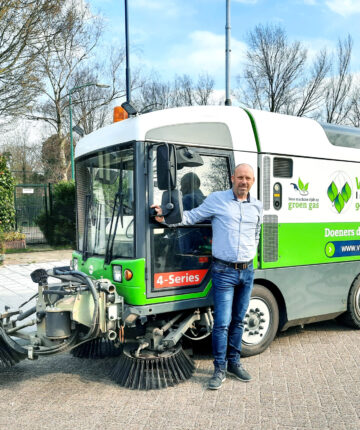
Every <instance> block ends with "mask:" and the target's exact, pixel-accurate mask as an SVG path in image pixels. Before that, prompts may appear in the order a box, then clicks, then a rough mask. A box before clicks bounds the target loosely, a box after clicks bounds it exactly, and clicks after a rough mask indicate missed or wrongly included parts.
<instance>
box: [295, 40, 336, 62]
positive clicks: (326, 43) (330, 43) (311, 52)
mask: <svg viewBox="0 0 360 430" xmlns="http://www.w3.org/2000/svg"><path fill="white" fill-rule="evenodd" d="M302 43H303V45H304V46H305V48H306V49H307V54H308V60H309V61H313V60H314V59H315V57H316V56H317V55H318V53H319V52H320V51H321V50H322V49H324V48H325V49H326V50H327V52H328V54H331V53H333V52H335V51H336V41H334V40H329V39H303V40H302Z"/></svg>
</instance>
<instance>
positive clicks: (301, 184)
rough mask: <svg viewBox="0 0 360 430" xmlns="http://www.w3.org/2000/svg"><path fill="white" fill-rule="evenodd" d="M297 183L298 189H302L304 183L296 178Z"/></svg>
mask: <svg viewBox="0 0 360 430" xmlns="http://www.w3.org/2000/svg"><path fill="white" fill-rule="evenodd" d="M298 185H299V189H300V190H301V191H302V190H303V189H304V184H303V182H302V180H301V179H300V178H299V180H298Z"/></svg>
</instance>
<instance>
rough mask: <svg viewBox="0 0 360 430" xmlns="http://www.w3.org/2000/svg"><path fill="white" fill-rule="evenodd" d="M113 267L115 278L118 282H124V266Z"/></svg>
mask: <svg viewBox="0 0 360 430" xmlns="http://www.w3.org/2000/svg"><path fill="white" fill-rule="evenodd" d="M112 269H113V280H114V281H116V282H122V266H117V265H114V266H113V267H112Z"/></svg>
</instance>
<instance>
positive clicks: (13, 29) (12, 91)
mask: <svg viewBox="0 0 360 430" xmlns="http://www.w3.org/2000/svg"><path fill="white" fill-rule="evenodd" d="M60 3H61V2H60V0H0V116H3V115H18V114H20V113H21V112H22V110H23V109H25V108H28V106H29V105H31V103H32V100H33V99H34V95H35V93H36V89H35V88H34V85H33V84H34V82H38V83H40V81H41V74H39V71H38V69H37V67H36V61H37V56H38V54H39V52H41V50H42V49H43V42H44V34H43V32H42V26H43V22H44V21H50V22H51V20H52V19H53V18H54V16H55V14H56V13H57V12H58V10H59V5H60ZM50 31H53V30H49V32H50Z"/></svg>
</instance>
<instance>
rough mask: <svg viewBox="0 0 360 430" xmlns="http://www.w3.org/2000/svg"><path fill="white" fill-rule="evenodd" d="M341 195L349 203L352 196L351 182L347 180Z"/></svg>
mask: <svg viewBox="0 0 360 430" xmlns="http://www.w3.org/2000/svg"><path fill="white" fill-rule="evenodd" d="M341 195H342V197H343V199H344V200H345V202H346V203H347V202H348V201H349V199H350V197H351V188H350V187H349V184H348V183H347V182H346V183H345V185H344V186H343V187H342V190H341Z"/></svg>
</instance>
